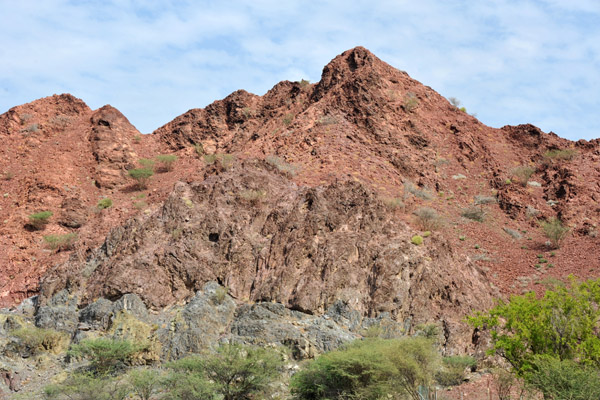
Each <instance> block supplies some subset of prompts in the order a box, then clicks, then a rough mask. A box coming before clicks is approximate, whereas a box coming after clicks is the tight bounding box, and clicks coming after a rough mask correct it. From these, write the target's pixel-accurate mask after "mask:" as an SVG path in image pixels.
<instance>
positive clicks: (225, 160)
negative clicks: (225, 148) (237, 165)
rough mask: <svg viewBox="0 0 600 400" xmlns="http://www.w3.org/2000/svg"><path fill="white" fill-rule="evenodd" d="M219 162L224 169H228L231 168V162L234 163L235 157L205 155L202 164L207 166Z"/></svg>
mask: <svg viewBox="0 0 600 400" xmlns="http://www.w3.org/2000/svg"><path fill="white" fill-rule="evenodd" d="M217 161H218V162H219V164H221V166H222V167H223V168H224V169H229V168H231V167H232V166H233V162H234V161H235V156H234V155H232V154H223V153H216V154H205V155H204V162H205V163H206V164H208V165H211V164H214V163H215V162H217Z"/></svg>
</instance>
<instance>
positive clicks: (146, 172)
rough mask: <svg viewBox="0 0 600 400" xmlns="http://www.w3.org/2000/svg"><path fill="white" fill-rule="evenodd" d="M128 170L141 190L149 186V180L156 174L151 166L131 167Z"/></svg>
mask: <svg viewBox="0 0 600 400" xmlns="http://www.w3.org/2000/svg"><path fill="white" fill-rule="evenodd" d="M128 172H129V176H130V177H131V178H133V179H134V180H135V181H136V182H137V187H138V189H140V190H143V189H146V188H147V187H148V181H149V180H150V177H152V175H154V171H152V170H151V169H149V168H135V169H130V170H129V171H128Z"/></svg>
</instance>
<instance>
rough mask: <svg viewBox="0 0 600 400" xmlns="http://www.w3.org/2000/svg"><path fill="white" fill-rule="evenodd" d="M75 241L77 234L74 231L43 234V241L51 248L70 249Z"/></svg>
mask: <svg viewBox="0 0 600 400" xmlns="http://www.w3.org/2000/svg"><path fill="white" fill-rule="evenodd" d="M76 241H77V234H76V233H74V232H70V233H65V234H63V235H46V236H44V242H46V244H47V245H48V247H49V248H50V249H51V250H71V249H72V248H73V245H74V244H75V242H76Z"/></svg>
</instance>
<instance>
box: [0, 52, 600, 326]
mask: <svg viewBox="0 0 600 400" xmlns="http://www.w3.org/2000/svg"><path fill="white" fill-rule="evenodd" d="M0 139H1V142H0V152H1V154H2V157H0V173H2V174H3V175H2V180H1V181H0V186H1V189H2V194H3V197H1V198H0V207H1V209H0V212H1V213H2V218H1V220H2V224H1V225H0V230H1V239H0V265H2V266H3V268H2V270H1V271H0V305H11V304H14V303H15V302H18V301H19V300H21V299H23V298H25V297H28V296H30V295H32V294H35V293H37V292H38V290H39V288H40V286H39V281H40V279H42V280H43V282H44V285H43V289H44V296H43V297H45V298H47V297H48V296H50V295H52V294H53V293H55V292H56V291H57V290H59V289H61V288H64V287H67V288H75V289H77V290H82V291H83V298H84V301H89V300H92V299H94V298H96V297H98V296H105V297H108V298H116V297H118V296H119V295H121V294H123V293H127V292H133V293H137V294H139V295H140V296H141V297H142V298H143V299H144V301H145V302H146V303H147V305H149V306H151V307H155V308H160V307H163V306H166V305H169V304H173V303H176V302H180V301H182V300H185V299H186V298H188V297H189V295H190V293H193V291H194V290H197V289H198V288H199V287H200V286H201V285H202V284H203V283H204V282H206V281H208V280H217V281H219V282H221V283H223V284H225V285H227V286H229V287H230V288H231V290H232V293H233V295H234V296H235V297H237V298H238V299H240V300H244V299H245V300H252V301H254V300H275V301H279V302H282V303H285V304H287V305H288V306H290V307H292V308H296V309H301V310H304V311H308V312H315V313H318V312H321V311H322V310H323V309H324V308H325V307H326V306H328V305H330V304H332V303H333V302H334V301H335V300H336V299H340V298H341V299H344V300H347V301H351V302H352V301H353V302H354V303H353V306H356V308H357V309H359V310H361V311H363V312H364V313H371V314H376V313H378V312H383V311H386V312H390V313H392V314H402V317H403V318H406V316H410V315H413V314H415V313H418V312H422V311H423V310H424V309H428V310H429V312H428V313H426V314H427V315H428V316H429V317H432V318H435V317H440V316H443V315H444V313H445V312H446V311H447V310H451V312H450V314H452V316H453V317H452V318H451V319H452V321H450V323H455V322H456V321H459V320H460V315H461V314H462V315H464V312H467V311H468V310H470V309H471V308H473V307H484V306H487V305H489V304H490V302H491V299H492V297H494V296H496V295H497V294H498V292H496V289H499V291H500V292H499V293H504V294H507V293H516V292H521V291H522V290H524V289H527V288H531V287H536V285H538V284H539V282H541V281H543V280H544V279H545V278H564V277H565V276H567V275H568V274H571V273H573V274H576V275H577V276H580V277H589V276H597V273H598V268H599V267H600V259H599V257H600V243H599V239H598V238H597V224H598V218H599V215H600V207H599V205H598V201H599V200H600V169H599V168H600V163H599V159H600V142H599V141H598V140H594V141H591V142H587V141H579V142H571V141H568V140H565V139H562V138H559V137H558V136H556V135H555V134H553V133H544V132H542V131H540V130H539V129H538V128H536V127H534V126H531V125H520V126H516V127H514V126H506V127H504V128H502V129H494V128H491V127H488V126H485V125H483V124H482V123H480V122H479V121H478V120H477V119H476V118H474V117H473V116H471V115H469V114H467V113H466V112H464V111H461V110H460V109H458V108H457V107H455V106H453V105H451V104H450V103H449V102H448V101H447V100H446V99H445V98H443V97H441V96H440V95H439V94H437V93H436V92H435V91H434V90H433V89H431V88H429V87H426V86H423V85H422V84H421V83H419V82H417V81H415V80H413V79H411V78H410V77H409V76H408V75H407V74H406V73H405V72H402V71H399V70H397V69H395V68H393V67H391V66H389V65H388V64H386V63H384V62H383V61H381V60H379V59H378V58H377V57H376V56H374V55H373V54H372V53H370V52H369V51H368V50H366V49H364V48H361V47H357V48H355V49H352V50H349V51H347V52H345V53H343V54H341V55H339V56H338V57H336V58H335V59H334V60H332V61H331V62H330V63H329V64H328V65H327V66H325V68H324V69H323V74H322V77H321V80H320V81H319V82H318V83H316V84H310V83H308V82H305V81H303V82H288V81H285V82H281V83H279V84H277V85H275V86H274V87H273V88H272V89H271V90H270V91H269V92H267V93H266V94H265V95H264V96H256V95H253V94H250V93H247V92H245V91H237V92H235V93H233V94H231V95H230V96H228V97H227V98H225V99H223V100H219V101H216V102H214V103H213V104H211V105H209V106H208V107H206V108H205V109H193V110H190V111H188V112H186V113H185V114H183V115H181V116H179V117H177V118H176V119H175V120H173V121H172V122H169V123H168V124H166V125H164V126H163V127H160V128H159V129H157V130H156V131H155V132H154V133H153V134H152V135H140V134H139V132H138V131H137V130H136V129H135V127H133V126H132V125H131V124H130V123H129V122H128V121H127V119H126V118H125V117H124V116H123V115H122V114H121V113H120V112H119V111H117V110H115V109H114V108H112V107H110V106H105V107H103V108H101V109H99V110H96V111H93V110H90V109H89V108H88V107H87V106H86V105H85V104H84V103H83V102H82V101H81V100H79V99H76V98H74V97H73V96H70V95H60V96H52V97H49V98H45V99H40V100H37V101H34V102H32V103H29V104H26V105H22V106H18V107H15V108H13V109H11V110H9V111H8V112H7V113H5V114H3V115H2V116H0ZM158 154H175V155H177V156H178V160H177V161H176V163H175V164H174V167H173V169H172V170H170V171H163V172H160V173H158V172H159V171H157V173H156V174H155V175H154V176H153V177H152V178H151V180H150V184H149V186H148V189H146V190H143V191H140V190H138V189H137V188H136V187H135V185H134V183H133V181H131V180H130V179H129V178H128V176H127V170H128V169H131V168H134V167H139V162H138V161H139V160H140V159H141V158H152V157H154V156H156V155H158ZM263 160H266V161H263ZM527 175H531V176H529V177H528V176H527ZM528 182H529V183H528ZM103 198H110V199H111V200H112V203H113V205H112V207H109V208H105V209H100V208H99V207H98V206H97V204H98V201H99V200H101V199H103ZM424 208H426V209H425V211H428V212H429V213H430V214H431V211H430V210H429V209H433V210H435V211H436V212H437V213H438V214H439V215H440V216H441V218H440V220H439V221H438V220H436V221H434V222H436V224H435V225H437V226H432V227H431V228H435V229H429V228H430V227H427V226H426V225H427V221H423V218H422V220H421V221H419V220H418V218H417V216H415V215H414V213H415V212H417V213H421V215H423V212H424ZM41 211H51V212H52V213H53V215H52V216H51V217H50V218H49V219H48V223H47V224H46V225H45V226H43V227H42V228H43V229H39V227H37V228H35V227H32V226H31V221H30V218H29V217H30V216H31V215H32V214H34V213H38V212H41ZM465 216H467V217H465ZM469 217H470V218H476V219H481V221H475V220H473V219H470V218H469ZM551 217H559V218H560V219H561V220H562V221H563V222H564V223H565V224H566V225H568V226H569V227H570V232H569V234H568V235H567V237H566V238H565V240H564V242H563V243H562V245H561V247H560V248H559V249H556V250H551V249H549V248H548V246H547V245H546V244H545V242H546V240H547V239H546V238H545V237H544V236H543V234H542V232H541V230H540V228H539V221H543V220H545V219H547V218H551ZM423 222H425V226H424V225H423ZM424 230H432V231H433V232H432V234H431V236H429V237H425V238H424V243H423V244H422V245H420V246H416V245H413V244H412V243H411V238H412V236H414V235H417V234H422V233H423V231H424ZM109 232H110V233H109ZM67 233H76V234H77V241H76V243H75V244H74V246H73V249H72V250H62V249H59V250H56V249H54V250H53V249H52V248H50V247H51V246H49V245H48V244H47V243H46V241H47V238H46V239H44V237H45V236H46V237H47V236H49V235H64V234H67ZM107 235H108V237H107ZM105 239H106V240H105ZM45 240H46V241H45ZM538 256H540V257H538ZM85 299H87V300H85ZM422 318H423V319H426V318H425V317H422Z"/></svg>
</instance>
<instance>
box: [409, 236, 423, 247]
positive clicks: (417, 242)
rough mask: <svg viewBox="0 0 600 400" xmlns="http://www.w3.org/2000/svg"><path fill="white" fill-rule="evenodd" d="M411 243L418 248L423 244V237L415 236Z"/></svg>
mask: <svg viewBox="0 0 600 400" xmlns="http://www.w3.org/2000/svg"><path fill="white" fill-rule="evenodd" d="M410 242H411V243H412V244H414V245H416V246H420V245H422V244H423V236H421V235H415V236H413V237H412V238H410Z"/></svg>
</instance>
